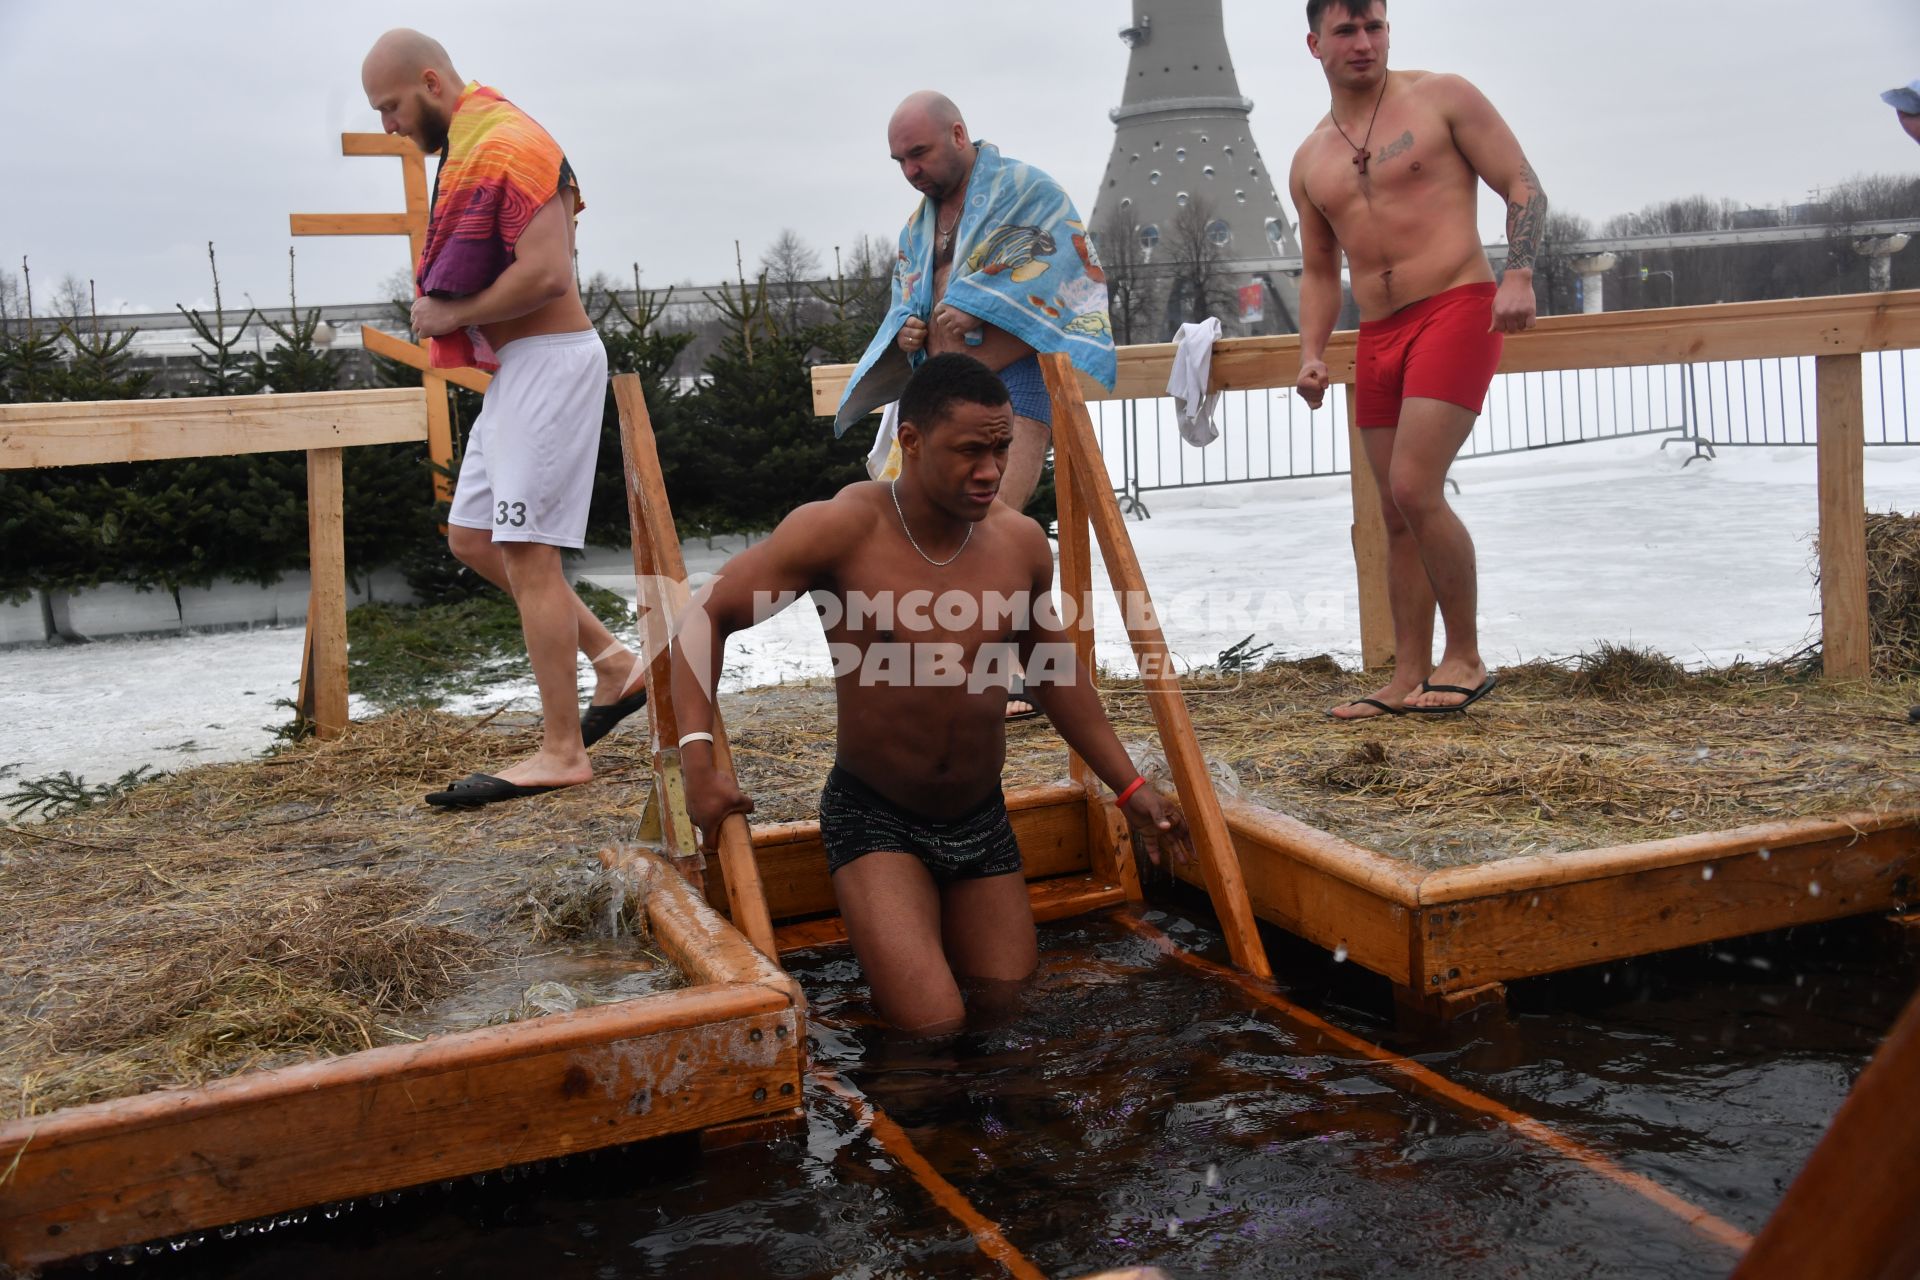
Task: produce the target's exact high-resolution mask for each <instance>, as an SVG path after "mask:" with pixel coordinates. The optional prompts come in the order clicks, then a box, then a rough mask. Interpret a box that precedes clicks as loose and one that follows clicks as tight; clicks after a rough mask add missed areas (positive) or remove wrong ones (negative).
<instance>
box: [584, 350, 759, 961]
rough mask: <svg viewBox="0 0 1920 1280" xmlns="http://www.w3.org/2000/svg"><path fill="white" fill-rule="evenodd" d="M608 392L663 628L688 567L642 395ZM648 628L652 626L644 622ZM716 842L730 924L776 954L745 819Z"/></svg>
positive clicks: (616, 383) (721, 748)
mask: <svg viewBox="0 0 1920 1280" xmlns="http://www.w3.org/2000/svg"><path fill="white" fill-rule="evenodd" d="M613 393H614V400H615V402H616V404H617V405H618V407H619V411H620V440H621V445H622V447H623V449H625V450H626V455H627V456H626V470H627V492H628V494H629V495H630V497H629V501H630V502H631V503H634V504H637V505H638V507H639V511H640V517H641V528H640V529H639V530H636V533H635V537H640V536H642V533H644V536H645V538H646V543H647V549H648V553H649V558H650V560H651V562H652V566H653V581H654V583H655V584H656V585H657V586H658V587H659V588H660V592H661V596H662V598H661V599H660V600H658V601H650V604H655V603H657V604H661V605H664V606H666V607H665V608H657V609H655V617H656V618H657V619H658V622H659V623H660V624H662V625H665V626H667V627H669V628H670V627H671V626H672V622H673V615H674V614H675V613H677V612H678V610H679V608H680V607H681V606H682V602H681V601H679V600H674V599H670V598H666V597H668V596H670V595H671V594H673V593H674V592H676V591H678V592H682V593H683V592H684V590H685V583H686V580H687V567H686V563H685V562H684V561H683V560H682V559H681V556H680V535H679V533H678V531H677V530H676V529H675V528H674V524H673V509H672V507H671V506H670V505H669V504H668V502H667V487H666V482H665V480H664V479H663V478H662V476H661V473H660V454H659V451H658V449H657V447H656V446H655V444H654V439H653V422H652V419H651V418H650V417H649V416H648V414H647V403H646V396H645V394H644V393H643V391H642V390H641V386H640V379H639V377H638V375H636V374H631V373H623V374H620V375H619V376H617V377H615V378H614V379H613ZM663 579H664V580H665V581H662V580H663ZM669 610H670V612H669ZM660 613H666V614H667V616H665V617H658V615H659V614H660ZM649 625H653V623H652V622H651V621H650V622H649ZM664 656H665V655H664V650H663V651H662V652H661V653H660V654H657V655H656V665H657V664H658V662H659V660H660V659H661V658H663V657H664ZM647 687H648V691H649V692H648V697H647V702H648V705H649V706H650V707H653V708H654V713H655V714H656V715H658V714H661V706H660V704H670V703H671V702H672V697H671V682H670V681H669V682H668V683H667V684H666V685H665V686H661V687H656V685H655V683H654V675H653V673H652V672H651V671H650V672H649V674H648V686H647ZM660 695H664V696H660ZM656 696H658V703H656V701H655V699H656ZM676 742H677V739H676ZM713 758H714V765H715V767H716V768H719V769H724V770H727V771H729V772H730V771H732V769H733V753H732V752H731V751H730V750H729V749H728V748H727V730H726V726H725V725H724V724H723V723H722V722H721V719H720V708H719V706H718V704H716V705H715V706H714V708H713ZM716 843H717V844H718V845H719V849H720V863H721V866H722V868H723V870H724V871H725V873H726V881H727V907H728V911H727V914H728V916H729V918H731V919H732V920H733V922H734V925H735V927H736V928H738V929H739V930H740V931H741V932H743V933H745V934H746V935H747V937H748V938H749V939H750V940H751V941H752V942H753V944H754V945H755V946H757V947H759V948H760V950H761V951H763V952H765V953H766V954H767V955H768V956H773V955H774V954H776V952H775V949H774V941H773V921H772V919H771V918H770V917H769V916H768V914H767V899H766V894H765V893H764V892H763V891H762V889H761V887H760V869H759V866H758V864H757V863H756V862H755V861H754V856H753V838H752V835H751V833H750V832H749V830H748V827H747V820H746V818H745V817H744V816H743V815H740V814H732V815H729V816H728V818H727V819H726V821H725V822H723V823H721V824H720V831H719V839H718V840H717V841H716Z"/></svg>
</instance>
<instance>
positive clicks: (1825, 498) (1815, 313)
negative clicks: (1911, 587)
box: [813, 290, 1920, 679]
mask: <svg viewBox="0 0 1920 1280" xmlns="http://www.w3.org/2000/svg"><path fill="white" fill-rule="evenodd" d="M1356 336H1357V335H1356V334H1355V333H1354V332H1353V331H1351V330H1343V331H1341V332H1339V333H1336V334H1334V335H1333V339H1332V341H1331V342H1330V343H1329V344H1328V346H1327V353H1326V362H1327V367H1328V370H1329V372H1330V373H1331V374H1332V377H1333V380H1334V381H1335V382H1339V383H1344V384H1346V385H1347V386H1348V388H1349V389H1351V387H1352V383H1353V358H1354V340H1355V338H1356ZM1914 347H1920V291H1915V290H1907V291H1902V292H1898V293H1865V294H1846V295H1842V296H1839V297H1831V298H1795V299H1790V300H1787V301H1780V302H1737V303H1723V304H1719V305H1716V306H1709V307H1667V308H1661V309H1657V310H1645V311H1613V312H1605V313H1602V314H1599V315H1575V316H1548V317H1546V318H1545V319H1543V320H1541V321H1540V323H1539V326H1538V327H1537V328H1535V329H1532V330H1529V331H1528V332H1526V333H1524V334H1517V335H1514V336H1512V337H1509V338H1508V339H1507V343H1506V350H1505V353H1504V354H1503V356H1502V358H1501V361H1500V372H1502V373H1534V372H1541V371H1546V370H1556V369H1614V368H1622V367H1631V366H1638V365H1661V364H1689V363H1698V362H1702V361H1709V360H1754V359H1768V358H1773V357H1781V356H1814V357H1816V358H1817V359H1816V379H1817V392H1816V399H1817V404H1818V414H1819V420H1818V432H1819V443H1818V456H1819V491H1820V492H1819V496H1820V539H1819V548H1820V604H1821V632H1822V642H1823V654H1824V664H1825V670H1826V673H1827V675H1828V676H1830V677H1834V678H1840V679H1858V678H1860V677H1863V676H1865V675H1866V674H1867V564H1866V527H1865V526H1866V493H1865V488H1864V477H1863V453H1862V450H1863V447H1864V446H1863V441H1864V439H1865V427H1864V423H1863V421H1862V393H1861V370H1860V356H1861V354H1862V353H1864V352H1868V351H1896V350H1904V349H1909V348H1914ZM1173 354H1174V346H1173V344H1172V343H1157V344H1152V345H1143V346H1131V347H1121V348H1120V349H1119V377H1118V379H1117V381H1116V382H1115V384H1114V388H1113V390H1111V391H1108V390H1107V389H1105V388H1104V387H1101V386H1099V385H1098V384H1097V383H1094V382H1092V381H1091V380H1089V379H1087V378H1086V377H1084V376H1082V377H1081V378H1080V379H1079V381H1080V385H1081V388H1082V390H1083V392H1084V393H1085V395H1086V397H1087V398H1088V399H1090V400H1134V399H1152V398H1158V397H1161V396H1164V395H1165V394H1166V386H1167V375H1168V373H1169V371H1170V370H1171V368H1172V365H1173ZM1299 369H1300V339H1299V337H1298V336H1297V335H1286V336H1280V337H1268V338H1228V339H1226V340H1224V341H1221V342H1219V343H1216V344H1215V345H1214V349H1213V370H1212V379H1211V386H1212V389H1214V390H1216V391H1234V390H1250V389H1255V388H1263V387H1291V386H1292V385H1293V383H1294V379H1295V377H1296V376H1297V375H1298V373H1299ZM852 373H853V366H852V365H821V366H818V367H816V368H815V369H814V370H813V404H814V412H816V413H819V414H821V415H823V416H831V415H832V413H833V412H834V410H835V409H836V408H837V407H838V405H839V403H840V394H841V391H842V389H843V388H844V387H845V385H846V381H847V379H848V378H849V377H850V376H851V375H852ZM1345 400H1346V404H1347V413H1348V424H1347V431H1348V436H1349V441H1350V444H1351V452H1352V456H1353V457H1354V458H1355V459H1356V462H1355V463H1354V467H1353V475H1352V491H1353V510H1354V519H1353V550H1354V561H1355V571H1356V576H1357V578H1358V580H1359V596H1360V649H1361V654H1362V657H1363V658H1364V660H1365V662H1366V664H1367V665H1368V666H1370V667H1374V666H1382V665H1385V664H1386V663H1387V662H1388V661H1390V660H1391V658H1392V656H1393V625H1392V621H1391V619H1390V617H1389V615H1388V607H1387V591H1386V559H1387V556H1386V526H1385V525H1384V524H1383V523H1382V521H1381V517H1380V506H1379V497H1378V493H1377V491H1376V489H1375V486H1374V483H1373V479H1372V476H1371V475H1370V474H1369V473H1368V472H1367V470H1366V465H1365V463H1364V461H1359V460H1361V459H1364V458H1365V457H1366V451H1365V450H1364V449H1363V448H1362V447H1361V446H1360V442H1359V439H1358V432H1357V429H1356V428H1355V427H1354V425H1353V422H1352V415H1353V405H1354V400H1353V397H1352V396H1351V395H1348V396H1346V397H1345Z"/></svg>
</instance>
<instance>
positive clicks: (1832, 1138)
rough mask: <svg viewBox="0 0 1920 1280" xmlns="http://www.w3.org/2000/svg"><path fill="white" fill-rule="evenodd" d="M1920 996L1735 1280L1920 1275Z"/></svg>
mask: <svg viewBox="0 0 1920 1280" xmlns="http://www.w3.org/2000/svg"><path fill="white" fill-rule="evenodd" d="M1917 1085H1920V995H1916V996H1915V997H1914V998H1913V999H1911V1000H1909V1001H1907V1008H1906V1012H1904V1013H1902V1014H1901V1015H1900V1019H1899V1021H1897V1022H1895V1023H1894V1025H1893V1030H1892V1031H1891V1032H1889V1033H1888V1034H1887V1038H1886V1040H1885V1041H1884V1042H1882V1044H1881V1046H1880V1051H1879V1052H1878V1053H1876V1054H1874V1056H1873V1060H1872V1061H1871V1062H1869V1063H1868V1064H1867V1068H1866V1070H1864V1071H1862V1072H1861V1073H1860V1078H1859V1079H1858V1080H1857V1081H1855V1082H1854V1086H1853V1088H1852V1090H1851V1091H1850V1092H1849V1093H1848V1094H1847V1097H1846V1100H1845V1101H1843V1102H1842V1103H1841V1104H1840V1110H1839V1112H1838V1113H1836V1114H1835V1115H1834V1117H1833V1124H1832V1125H1830V1126H1829V1127H1828V1129H1827V1133H1826V1136H1825V1137H1823V1138H1822V1139H1820V1145H1819V1146H1817V1147H1815V1148H1814V1149H1813V1154H1812V1155H1811V1156H1809V1157H1808V1158H1807V1163H1806V1166H1805V1167H1804V1168H1803V1169H1801V1171H1800V1175H1799V1176H1798V1177H1797V1178H1795V1179H1794V1180H1793V1184H1792V1185H1791V1186H1789V1187H1788V1188H1787V1194H1786V1195H1785V1197H1783V1198H1782V1199H1781V1201H1780V1205H1779V1207H1778V1208H1776V1209H1775V1210H1774V1211H1773V1216H1772V1217H1771V1218H1769V1219H1767V1225H1766V1226H1765V1227H1763V1228H1762V1229H1761V1231H1760V1234H1759V1236H1758V1237H1757V1238H1756V1239H1755V1240H1754V1242H1753V1247H1752V1248H1751V1249H1749V1250H1747V1254H1746V1256H1745V1257H1744V1258H1742V1259H1741V1260H1740V1265H1739V1266H1737V1267H1735V1268H1734V1272H1733V1280H1800V1278H1801V1277H1803V1276H1821V1277H1823V1278H1824V1280H1876V1277H1892V1276H1914V1275H1920V1235H1916V1234H1915V1232H1914V1229H1913V1227H1914V1223H1915V1222H1920V1087H1916V1086H1917Z"/></svg>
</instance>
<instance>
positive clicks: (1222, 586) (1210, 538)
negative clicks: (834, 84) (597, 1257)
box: [0, 438, 1920, 789]
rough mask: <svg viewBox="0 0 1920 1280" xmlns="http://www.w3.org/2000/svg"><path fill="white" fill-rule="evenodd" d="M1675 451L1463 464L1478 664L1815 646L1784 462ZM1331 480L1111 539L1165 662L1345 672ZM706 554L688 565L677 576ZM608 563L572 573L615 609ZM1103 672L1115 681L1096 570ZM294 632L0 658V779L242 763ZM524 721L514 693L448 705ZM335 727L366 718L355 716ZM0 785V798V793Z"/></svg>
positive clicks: (1340, 509) (522, 691)
mask: <svg viewBox="0 0 1920 1280" xmlns="http://www.w3.org/2000/svg"><path fill="white" fill-rule="evenodd" d="M1684 456H1685V451H1684V450H1680V449H1669V450H1666V451H1664V452H1663V451H1662V450H1661V449H1660V448H1659V444H1658V441H1657V440H1654V439H1650V438H1639V439H1630V440H1621V441H1612V442H1607V443H1602V444H1588V445H1578V446H1572V447H1568V448H1560V449H1552V450H1547V451H1542V452H1539V453H1533V454H1516V455H1508V456H1503V457H1495V458H1486V459H1472V460H1464V461H1462V462H1461V463H1459V464H1458V465H1457V466H1456V467H1455V470H1454V475H1455V478H1456V479H1458V480H1459V482H1460V485H1461V492H1460V494H1458V495H1457V496H1455V497H1454V498H1453V503H1454V506H1455V508H1456V510H1458V511H1459V512H1460V514H1461V516H1462V518H1463V519H1464V520H1465V521H1466V522H1467V527H1468V528H1469V529H1470V530H1472V532H1473V535H1474V539H1475V541H1476V543H1477V545H1478V548H1479V559H1480V581H1481V586H1480V600H1481V637H1482V645H1483V648H1484V650H1485V652H1486V655H1487V658H1488V661H1489V662H1490V663H1491V664H1493V665H1495V666H1497V665H1499V664H1500V663H1502V662H1513V661H1519V660H1523V659H1529V658H1537V657H1547V658H1554V657H1567V656H1571V655H1573V654H1576V653H1579V652H1580V651H1581V650H1583V649H1589V648H1591V647H1592V646H1593V645H1594V644H1595V643H1596V642H1598V641H1601V640H1609V641H1616V642H1630V643H1633V644H1636V645H1644V646H1646V647H1649V648H1653V649H1657V650H1660V651H1662V652H1665V653H1668V654H1671V655H1673V656H1674V657H1676V658H1679V659H1681V660H1683V661H1687V662H1693V663H1714V664H1718V663H1724V662H1728V661H1731V660H1732V659H1734V658H1736V657H1741V656H1745V657H1748V658H1756V657H1767V656H1772V655H1776V654H1781V653H1787V652H1792V651H1793V650H1795V649H1798V648H1800V647H1801V646H1802V645H1803V644H1805V643H1807V642H1808V641H1810V640H1812V639H1815V638H1817V636H1818V632H1819V617H1818V612H1819V599H1818V593H1817V590H1816V588H1815V585H1814V580H1813V573H1812V568H1811V562H1812V558H1813V552H1814V542H1813V533H1814V530H1815V528H1816V526H1817V524H1818V510H1817V506H1816V502H1815V459H1814V453H1813V450H1811V449H1806V448H1785V447H1777V448H1774V447H1769V448H1745V449H1727V448H1723V449H1722V450H1721V451H1720V456H1719V458H1718V460H1716V461H1702V462H1695V463H1694V464H1692V465H1691V466H1687V467H1684V468H1683V467H1682V466H1681V462H1682V459H1683V458H1684ZM1866 479H1867V509H1868V510H1869V511H1876V510H1889V509H1899V510H1920V449H1902V448H1876V449H1869V450H1868V451H1867V468H1866ZM1347 484H1348V482H1347V480H1346V478H1345V477H1333V478H1321V479H1310V480H1283V481H1271V482H1264V483H1257V484H1236V485H1216V486H1211V487H1207V488H1202V489H1189V490H1181V491H1177V492H1166V493H1149V494H1147V495H1146V503H1147V506H1148V508H1149V510H1150V511H1151V513H1152V518H1151V519H1148V520H1143V521H1131V522H1129V524H1128V529H1129V531H1130V532H1131V533H1132V535H1133V540H1134V545H1135V548H1136V549H1137V551H1138V554H1139V557H1140V561H1141V565H1142V567H1143V569H1144V570H1145V573H1146V576H1147V583H1148V586H1149V588H1150V589H1151V591H1152V592H1153V594H1154V598H1155V603H1156V604H1157V605H1158V607H1159V610H1160V613H1161V616H1162V623H1163V625H1164V627H1165V630H1166V633H1167V639H1168V642H1169V644H1170V645H1171V647H1172V648H1173V650H1174V652H1175V654H1176V655H1177V657H1178V658H1179V659H1181V660H1182V661H1184V662H1186V663H1190V664H1203V663H1207V662H1211V661H1213V659H1214V658H1215V657H1216V656H1217V655H1218V654H1219V653H1220V651H1221V650H1223V649H1225V648H1227V647H1228V646H1229V645H1232V644H1233V643H1234V642H1236V641H1238V640H1240V639H1241V638H1242V637H1243V636H1246V635H1248V634H1252V635H1254V636H1255V642H1256V643H1271V644H1272V645H1273V646H1274V648H1273V649H1272V650H1271V651H1270V656H1271V655H1276V654H1277V655H1285V656H1303V655H1307V654H1314V653H1332V654H1333V655H1335V656H1336V657H1338V658H1341V659H1342V660H1343V661H1345V662H1348V663H1352V662H1353V661H1354V660H1355V659H1356V658H1357V656H1358V643H1359V641H1358V633H1359V614H1358V609H1357V605H1356V594H1355V587H1354V577H1353V562H1352V557H1351V554H1350V552H1349V541H1348V525H1349V523H1350V520H1351V510H1350V504H1349V501H1348V496H1347V493H1348V489H1347ZM723 559H724V553H722V552H719V551H712V550H709V549H707V548H706V547H705V546H704V545H702V544H700V543H694V544H690V545H689V546H688V548H687V561H688V568H689V570H690V571H692V572H694V573H699V572H701V571H710V570H713V569H717V568H718V567H719V564H720V563H721V561H722V560H723ZM624 563H625V561H624V558H623V557H622V556H621V555H619V554H618V553H609V552H601V553H596V554H595V555H594V556H592V557H590V558H589V559H588V560H587V561H586V562H584V563H583V564H582V565H581V566H580V567H579V568H578V569H577V570H576V573H577V574H578V575H580V576H586V577H589V578H591V579H593V580H594V581H597V582H600V583H602V584H603V585H606V586H609V587H613V588H615V589H617V590H622V591H623V592H624V593H625V594H627V595H629V596H631V595H632V580H631V577H630V575H629V574H626V573H624V572H623V565H624ZM1095 585H1096V587H1097V588H1098V589H1099V590H1098V595H1099V598H1100V602H1101V605H1102V606H1103V607H1102V608H1101V609H1100V610H1099V611H1098V612H1097V613H1096V634H1097V635H1098V638H1099V652H1100V657H1101V660H1102V661H1103V662H1104V663H1107V664H1109V665H1110V666H1112V667H1113V668H1115V669H1116V670H1120V671H1125V670H1128V669H1129V668H1130V667H1131V655H1130V653H1129V651H1128V650H1127V648H1126V639H1125V631H1124V629H1123V628H1122V627H1121V625H1120V619H1119V615H1118V612H1117V610H1115V609H1114V608H1113V607H1112V604H1111V601H1112V597H1111V595H1110V594H1109V593H1108V592H1107V587H1106V579H1105V577H1104V574H1103V572H1102V571H1101V570H1100V569H1099V568H1098V567H1096V573H1095ZM300 645H301V632H300V630H299V629H297V628H292V629H266V630H258V631H248V632H226V633H220V634H213V635H198V636H188V637H184V638H166V639H155V640H124V641H108V642H102V643H97V644H91V645H82V646H76V647H62V648H31V649H14V650H6V651H0V766H6V765H9V764H14V765H17V766H18V772H17V774H15V775H14V776H15V777H16V778H17V777H38V776H42V775H45V774H49V773H53V772H57V771H59V770H62V769H64V770H69V771H71V772H73V773H76V774H81V775H84V776H85V777H86V778H88V779H89V780H91V781H94V782H100V781H105V780H108V779H111V778H114V777H117V776H118V775H119V774H121V773H122V772H125V771H126V770H129V769H133V768H135V767H137V766H140V765H148V766H151V767H153V768H155V769H175V768H181V767H185V766H187V765H191V764H195V763H203V762H208V761H214V760H232V759H239V758H243V757H245V756H248V755H250V754H253V753H255V752H258V751H261V750H263V749H264V748H265V747H267V746H268V745H269V744H270V742H271V740H272V729H273V727H274V726H275V725H278V724H282V723H284V722H285V721H286V719H287V713H286V711H285V709H284V708H280V707H276V706H274V705H273V703H274V700H275V699H278V698H291V697H292V696H293V692H294V679H295V676H296V673H297V671H298V666H299V658H300ZM827 670H828V664H827V654H826V648H825V643H824V641H823V639H822V637H821V634H820V624H819V621H818V619H817V618H816V617H815V615H814V614H813V612H812V611H811V610H810V609H807V608H805V607H801V608H793V609H789V610H787V611H786V612H785V613H783V614H781V615H780V616H779V617H777V618H775V619H773V620H772V621H770V622H768V623H765V624H763V625H762V626H760V627H757V628H755V629H754V630H753V631H751V632H747V633H745V634H743V635H740V636H737V637H735V638H734V640H733V642H732V643H731V644H730V645H729V647H728V653H727V664H726V669H725V677H724V684H725V687H727V688H731V689H738V688H746V687H751V686H754V685H760V684H769V683H774V682H778V681H782V680H792V679H801V678H805V677H809V676H817V675H823V674H825V673H826V672H827ZM507 701H513V702H516V703H517V704H518V705H519V706H522V707H525V708H527V709H530V710H531V709H536V708H537V705H538V703H537V701H536V699H535V697H534V694H533V688H532V682H531V679H529V680H528V681H526V682H525V683H522V684H518V685H508V686H502V687H499V688H496V689H493V690H490V691H488V692H487V693H485V694H483V695H480V696H477V697H474V698H469V699H464V700H462V701H460V702H458V703H456V704H453V709H455V710H460V711H473V710H491V709H492V708H494V707H497V706H499V705H500V704H501V703H503V702H507ZM352 710H353V714H354V715H356V716H358V715H365V714H368V713H370V711H371V708H369V707H367V706H366V705H365V704H364V703H362V702H361V701H360V700H359V699H355V700H354V703H353V708H352ZM5 785H6V784H5V783H4V782H0V789H5Z"/></svg>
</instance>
